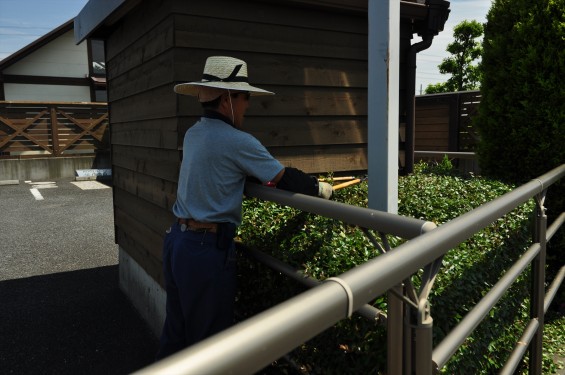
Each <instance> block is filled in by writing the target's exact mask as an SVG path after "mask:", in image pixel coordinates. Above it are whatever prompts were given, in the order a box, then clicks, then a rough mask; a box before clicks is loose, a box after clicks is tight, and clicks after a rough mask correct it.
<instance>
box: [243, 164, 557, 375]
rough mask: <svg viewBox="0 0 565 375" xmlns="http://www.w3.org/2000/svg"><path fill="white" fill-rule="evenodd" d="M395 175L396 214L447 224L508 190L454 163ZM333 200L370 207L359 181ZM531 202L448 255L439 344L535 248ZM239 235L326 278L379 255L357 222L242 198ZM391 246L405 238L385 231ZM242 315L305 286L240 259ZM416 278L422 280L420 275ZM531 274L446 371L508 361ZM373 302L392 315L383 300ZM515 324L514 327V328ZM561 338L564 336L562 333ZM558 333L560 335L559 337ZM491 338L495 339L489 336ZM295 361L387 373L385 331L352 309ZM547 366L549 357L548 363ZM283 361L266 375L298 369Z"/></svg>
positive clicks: (436, 294) (437, 289)
mask: <svg viewBox="0 0 565 375" xmlns="http://www.w3.org/2000/svg"><path fill="white" fill-rule="evenodd" d="M416 170H417V171H416V173H415V174H413V175H410V176H406V177H401V178H400V180H399V214H401V215H405V216H412V217H416V218H421V219H424V220H430V221H434V222H435V223H436V224H438V225H441V224H442V223H445V222H446V221H449V220H451V219H453V218H455V217H457V216H459V215H461V214H463V213H465V212H467V211H469V210H470V209H473V208H475V207H478V206H479V205H481V204H483V203H485V202H487V201H490V200H492V199H494V198H496V197H498V196H500V195H502V194H504V193H506V192H508V191H510V190H511V189H512V186H509V185H505V184H503V183H500V182H496V181H492V180H485V179H482V178H462V177H459V176H457V175H454V174H453V173H452V171H451V169H450V165H449V162H447V161H445V162H444V163H443V164H441V165H440V166H438V167H435V168H432V169H431V170H430V168H429V167H428V166H426V165H425V164H419V165H418V166H417V167H416ZM333 199H334V200H336V201H339V202H344V203H348V204H352V205H356V206H363V207H366V206H367V185H366V183H362V184H359V185H355V186H351V187H348V188H345V189H342V190H339V191H337V192H336V194H335V197H334V198H333ZM533 207H534V204H533V202H528V203H527V204H524V205H523V206H521V207H520V208H518V209H516V210H515V211H514V212H513V213H512V214H510V215H507V217H505V218H503V219H500V220H498V221H497V222H496V223H494V224H493V225H491V226H489V227H488V228H486V229H484V230H483V231H481V232H480V233H478V234H477V235H475V236H474V237H472V238H471V239H469V240H468V241H466V242H465V243H463V244H461V245H460V246H458V247H457V248H455V249H453V250H451V251H450V252H449V253H448V254H447V255H446V256H445V257H444V259H443V267H442V268H441V270H440V273H439V275H438V278H437V281H436V283H435V285H434V289H433V292H432V294H431V296H430V303H431V311H432V317H433V318H434V345H437V344H438V343H439V342H440V340H441V339H442V338H443V337H444V336H445V334H446V333H448V332H449V331H450V330H451V329H452V328H453V327H454V325H455V324H456V323H457V322H459V321H460V320H461V319H462V317H464V316H465V314H466V312H467V311H469V309H470V308H472V307H473V306H474V305H475V304H476V303H477V302H478V301H479V299H480V298H481V297H482V296H484V295H485V294H486V293H487V292H488V290H489V289H490V288H491V287H492V286H493V285H494V283H496V281H497V280H498V279H499V278H500V276H501V274H502V273H503V272H504V271H505V270H506V269H508V268H509V267H510V265H511V264H512V263H513V262H515V261H516V260H517V259H518V257H519V256H520V255H521V254H522V253H523V252H524V250H525V249H526V248H527V247H528V246H529V239H530V231H529V225H530V221H531V220H530V216H531V213H532V211H533ZM239 236H240V238H241V240H242V241H243V243H244V244H245V245H246V246H249V247H253V248H256V249H260V250H262V251H264V252H266V253H269V254H271V255H273V256H274V257H276V258H278V259H280V260H283V261H284V262H286V263H288V264H291V265H293V266H294V267H295V268H297V269H301V270H303V272H304V273H305V274H307V275H309V276H312V277H315V278H317V279H320V280H323V279H325V278H327V277H331V276H336V275H339V274H340V273H342V272H344V271H346V270H349V269H351V268H352V267H355V266H356V265H359V264H362V263H364V262H366V261H367V260H369V259H371V258H373V257H376V256H378V255H379V253H378V251H376V250H375V249H374V247H373V246H372V245H371V244H370V242H369V241H368V240H367V239H366V237H365V236H364V234H363V233H362V232H361V231H360V230H359V229H358V228H355V227H351V226H348V225H344V224H342V223H341V222H338V221H336V220H333V219H328V218H325V217H320V216H316V215H312V214H308V213H304V212H301V211H298V210H295V209H293V208H290V207H282V206H279V205H277V204H274V203H271V202H262V201H259V200H256V199H246V200H245V201H244V224H243V225H242V226H241V227H240V233H239ZM388 240H389V242H390V243H391V246H393V247H395V246H398V245H399V244H400V243H401V242H402V240H400V239H398V238H394V237H391V236H389V237H388ZM239 259H240V265H239V266H240V269H239V275H240V277H239V284H240V293H239V295H238V313H239V319H245V318H246V317H248V316H251V315H253V314H256V313H258V312H260V311H262V310H264V309H266V308H269V307H271V306H274V305H276V304H277V303H280V302H282V301H284V300H285V299H288V298H290V297H292V296H294V295H296V294H298V293H300V292H302V291H303V290H304V287H302V286H300V285H298V284H297V283H296V282H295V281H293V280H289V279H287V278H286V277H284V276H282V275H280V274H278V273H276V272H273V271H271V270H269V269H267V268H266V267H264V266H262V265H260V264H258V263H257V262H255V261H254V260H250V259H247V258H246V257H240V258H239ZM413 282H414V283H415V284H416V285H418V283H419V280H418V277H417V276H415V277H414V280H413ZM528 285H529V283H528V280H527V279H526V278H525V277H521V278H520V279H519V280H518V282H517V283H516V284H515V286H514V287H513V288H512V289H511V291H510V293H508V294H507V295H506V296H505V297H504V298H503V299H502V300H501V302H500V303H499V304H498V305H497V306H496V307H495V308H494V309H493V310H492V312H491V314H490V317H489V318H487V319H486V320H485V321H484V322H483V323H482V324H481V325H480V326H479V329H478V330H477V331H476V333H475V334H474V335H473V336H471V337H470V338H469V339H468V340H467V341H466V343H465V345H464V346H463V347H462V348H461V349H460V350H459V351H458V353H457V355H456V357H455V358H453V359H452V360H451V361H450V362H449V363H448V364H447V366H446V367H445V369H444V370H445V372H447V373H473V374H479V373H484V374H488V373H491V372H495V371H496V369H499V368H500V366H501V364H502V363H503V362H504V361H505V360H506V358H507V356H508V354H509V350H510V349H511V348H512V347H513V346H514V343H515V342H516V341H517V339H518V337H519V334H518V333H517V331H520V330H522V329H523V326H524V322H525V321H526V319H527V315H528V302H527V299H525V296H526V294H527V292H528V288H529V287H528ZM372 304H373V305H374V306H375V307H377V308H379V309H382V310H385V311H386V306H387V305H386V296H382V297H379V298H377V299H376V300H375V301H372ZM514 326H518V327H515V328H513V327H514ZM558 337H559V336H558ZM561 337H562V336H561ZM491 341H492V342H491ZM289 357H290V358H291V359H292V360H293V361H294V362H295V363H297V364H299V365H300V366H303V368H305V369H307V370H308V371H309V372H307V373H313V374H369V373H371V374H377V373H384V372H385V371H386V330H385V328H384V327H380V326H376V325H375V324H373V323H371V322H368V321H367V320H366V319H365V318H362V317H360V316H358V315H356V314H354V315H353V317H352V318H350V319H346V320H343V321H341V322H339V323H338V324H336V325H335V326H334V327H332V328H330V329H328V330H327V331H325V332H324V333H322V334H320V335H319V336H317V337H316V338H313V339H312V340H310V341H309V342H307V343H304V344H303V345H302V346H301V347H299V348H297V349H296V350H294V351H293V352H292V353H289ZM545 362H546V364H545V365H546V368H548V369H549V368H551V366H553V365H552V362H551V361H550V360H549V359H546V361H545ZM285 363H286V362H284V361H282V362H281V361H279V363H277V364H274V365H273V366H271V367H270V368H268V369H267V370H265V371H266V372H268V373H294V372H293V370H291V369H290V368H289V366H288V365H287V364H285Z"/></svg>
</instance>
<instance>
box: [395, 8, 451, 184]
mask: <svg viewBox="0 0 565 375" xmlns="http://www.w3.org/2000/svg"><path fill="white" fill-rule="evenodd" d="M426 6H427V7H428V14H427V16H426V19H425V20H424V22H423V23H420V22H418V21H417V22H416V23H415V25H414V26H415V29H416V30H415V31H416V32H417V33H418V34H419V35H420V36H421V37H422V41H421V42H419V43H416V44H414V45H412V46H411V47H410V49H409V50H408V83H407V85H408V87H407V95H406V129H405V138H406V142H405V148H404V171H405V173H406V174H408V173H412V172H414V143H415V134H416V132H415V128H416V126H415V125H416V120H415V109H414V107H415V104H416V103H415V94H416V55H417V54H418V52H421V51H423V50H425V49H428V48H429V47H430V46H431V45H432V41H433V39H434V36H435V35H437V34H438V33H439V32H440V31H442V30H443V26H444V25H445V21H447V17H449V12H450V10H449V1H446V0H426Z"/></svg>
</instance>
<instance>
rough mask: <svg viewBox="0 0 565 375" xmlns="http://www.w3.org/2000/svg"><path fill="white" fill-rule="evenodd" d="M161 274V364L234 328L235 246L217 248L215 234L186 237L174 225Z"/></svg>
mask: <svg viewBox="0 0 565 375" xmlns="http://www.w3.org/2000/svg"><path fill="white" fill-rule="evenodd" d="M163 273H164V277H165V287H166V291H167V316H166V319H165V325H164V327H163V333H162V335H161V342H160V348H159V352H158V354H157V359H162V358H164V357H167V356H169V355H171V354H173V353H175V352H177V351H179V350H182V349H184V348H186V347H187V346H190V345H192V344H195V343H197V342H198V341H201V340H203V339H205V338H207V337H208V336H211V335H213V334H215V333H217V332H219V331H222V330H224V329H226V328H228V327H229V326H231V325H232V324H233V308H234V303H235V291H236V262H235V245H234V243H233V241H232V243H231V245H230V247H229V248H228V249H227V250H220V249H218V248H217V246H216V234H215V233H204V232H193V231H189V230H186V231H182V230H181V226H180V225H179V224H177V223H175V224H173V226H172V227H171V230H170V233H168V234H167V235H166V237H165V242H164V247H163Z"/></svg>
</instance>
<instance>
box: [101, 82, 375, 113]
mask: <svg viewBox="0 0 565 375" xmlns="http://www.w3.org/2000/svg"><path fill="white" fill-rule="evenodd" d="M262 88H265V89H266V90H274V91H275V92H276V95H274V96H257V97H254V98H251V102H250V106H249V109H248V110H247V117H252V116H284V117H291V116H367V91H366V90H365V89H348V90H336V89H328V88H323V87H309V88H303V87H270V86H266V87H265V86H262ZM171 91H172V90H171ZM178 100H179V116H190V115H192V116H194V115H199V114H200V113H201V107H200V105H199V103H197V102H196V100H194V98H193V97H190V96H186V95H179V97H178ZM113 109H114V108H113V107H112V110H113ZM112 114H113V112H112Z"/></svg>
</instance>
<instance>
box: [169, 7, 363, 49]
mask: <svg viewBox="0 0 565 375" xmlns="http://www.w3.org/2000/svg"><path fill="white" fill-rule="evenodd" d="M175 24H176V26H175V45H176V46H177V47H181V48H183V47H184V48H209V47H210V46H211V45H213V46H215V47H216V48H218V49H221V50H224V51H249V52H251V51H253V52H268V53H275V54H283V55H299V56H318V57H327V58H336V57H339V58H345V57H347V58H351V59H357V60H367V58H368V51H367V42H368V39H367V34H366V33H363V34H353V33H341V32H335V31H326V30H316V29H308V30H304V29H298V28H296V27H289V26H280V25H272V24H271V25H265V24H261V23H251V22H242V21H232V20H226V19H217V18H205V17H194V16H186V15H176V16H175Z"/></svg>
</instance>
